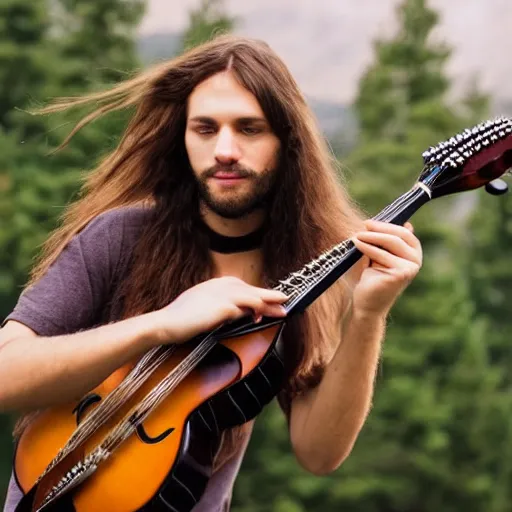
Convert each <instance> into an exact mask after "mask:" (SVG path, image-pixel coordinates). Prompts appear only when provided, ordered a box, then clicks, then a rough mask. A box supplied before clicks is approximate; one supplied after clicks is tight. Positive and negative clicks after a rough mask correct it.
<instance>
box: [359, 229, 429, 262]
mask: <svg viewBox="0 0 512 512" xmlns="http://www.w3.org/2000/svg"><path fill="white" fill-rule="evenodd" d="M356 238H358V239H359V240H362V241H363V242H366V243H368V244H371V245H377V246H379V247H380V248H381V249H384V250H385V251H388V252H390V253H392V254H394V255H395V256H398V257H399V258H403V259H406V260H409V261H413V262H414V263H418V264H419V263H420V262H421V254H419V253H418V250H417V249H414V248H413V247H411V246H410V245H408V244H407V243H406V242H405V241H404V240H403V239H402V238H400V237H398V236H396V235H389V234H387V233H380V232H376V231H361V232H360V233H357V234H356Z"/></svg>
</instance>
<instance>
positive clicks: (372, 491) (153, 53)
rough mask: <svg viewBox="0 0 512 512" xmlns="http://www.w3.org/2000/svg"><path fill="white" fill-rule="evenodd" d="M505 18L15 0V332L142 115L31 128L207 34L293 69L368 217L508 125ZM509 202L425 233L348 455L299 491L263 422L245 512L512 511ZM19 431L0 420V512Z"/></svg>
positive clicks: (302, 476) (2, 105)
mask: <svg viewBox="0 0 512 512" xmlns="http://www.w3.org/2000/svg"><path fill="white" fill-rule="evenodd" d="M511 23H512V4H511V3H510V1H509V0H487V1H486V2H483V1H482V0H450V1H449V2H446V1H443V0H435V1H434V0H431V1H426V0H358V1H357V2H352V1H348V0H345V1H343V0H315V1H306V0H301V1H299V0H273V1H270V0H259V1H258V2H240V1H235V0H229V1H225V2H222V1H220V0H146V1H143V0H35V1H34V0H0V197H1V201H0V219H1V229H0V246H1V247H2V251H0V318H2V319H3V318H4V317H5V316H6V315H7V314H8V313H9V312H10V311H11V310H12V308H13V307H14V305H15V303H16V301H17V299H18V296H19V294H20V292H21V290H22V287H23V285H24V283H25V282H26V279H27V275H28V270H29V269H30V267H31V265H32V261H33V258H34V256H35V255H36V254H37V251H38V250H39V247H40V244H41V243H42V242H43V241H44V240H45V238H46V237H47V235H48V233H49V232H50V231H51V230H52V229H53V228H54V227H55V226H56V223H57V222H58V218H59V216H60V215H61V213H62V211H63V209H64V208H65V206H66V204H68V203H69V202H70V201H71V200H73V198H74V197H75V196H76V194H77V192H78V189H79V186H80V184H81V180H82V178H83V176H84V174H85V173H87V171H88V170H89V169H92V168H93V167H95V165H96V164H97V163H98V161H99V160H100V159H101V157H102V156H103V155H105V154H106V153H107V152H108V151H109V150H110V149H111V148H112V147H113V146H114V145H115V144H116V142H117V141H118V137H119V134H120V133H121V132H122V130H123V127H124V123H125V122H126V119H127V118H128V115H129V113H121V114H117V115H113V116H110V117H109V118H107V119H105V120H101V121H99V122H96V123H93V125H92V126H89V127H88V128H87V129H85V130H83V131H82V132H81V133H80V134H79V135H77V136H76V137H75V138H74V139H73V141H72V143H71V144H70V145H69V147H68V148H66V149H65V150H64V151H61V152H59V153H56V154H53V155H50V154H49V153H50V152H51V151H52V150H53V149H55V148H56V147H57V146H58V144H59V143H60V142H62V140H63V138H64V137H65V135H66V134H67V133H68V132H69V131H70V130H71V128H72V127H73V126H74V122H76V121H77V120H78V119H80V116H81V115H83V112H72V113H71V114H69V113H66V114H59V115H52V116H48V117H42V116H34V115H32V114H31V110H32V109H35V108H37V107H39V106H42V105H44V104H45V103H46V102H48V101H49V100H51V99H52V98H55V97H58V96H73V95H77V94H81V93H83V92H86V91H91V90H97V89H100V88H101V87H102V86H105V85H106V84H111V83H113V82H116V81H118V80H120V79H123V78H126V77H127V76H128V75H129V74H130V73H131V72H133V71H136V70H137V69H142V68H144V67H145V66H148V65H150V64H151V63H152V62H156V61H158V60H161V59H165V58H169V57H172V56H174V55H177V54H179V53H180V52H182V51H183V49H184V48H187V47H190V46H193V45H195V44H197V43H199V42H201V41H203V40H205V39H208V38H210V37H212V34H216V33H219V32H225V31H231V32H234V33H238V34H244V35H249V36H252V37H258V38H261V39H264V40H265V41H267V42H268V43H269V44H270V45H271V46H272V47H273V48H274V49H275V50H276V51H277V52H278V54H279V55H280V56H281V57H282V58H283V59H284V60H285V62H286V63H287V64H288V65H289V67H290V69H291V71H292V73H293V74H294V75H295V77H296V79H297V81H298V83H299V85H300V87H301V88H302V90H303V92H304V94H305V96H306V98H307V101H308V102H309V104H310V105H311V107H312V109H313V111H314V113H315V115H316V116H317V119H318V122H319V125H320V127H321V129H322V131H323V133H324V134H325V137H326V138H327V139H328V141H329V143H330V145H331V147H332V151H333V153H334V154H335V156H336V158H337V159H338V160H339V162H340V169H341V176H342V178H343V180H344V182H345V184H346V186H347V187H348V189H349V190H350V192H351V194H353V196H354V197H355V198H356V199H357V201H358V202H359V204H360V205H361V207H362V208H363V209H364V210H365V211H366V212H367V213H368V215H375V214H376V213H377V212H378V211H379V210H381V209H382V208H384V207H385V206H386V205H387V204H389V203H390V202H391V201H392V200H394V199H395V198H396V197H398V196H399V195H400V194H402V193H403V192H405V191H406V190H408V189H409V187H410V186H411V185H412V184H413V183H414V181H415V179H416V178H417V176H418V175H419V172H420V171H421V167H422V159H421V153H422V152H423V151H424V150H425V149H427V148H428V147H429V146H430V145H433V144H436V143H437V142H439V141H441V140H444V139H446V138H449V137H450V136H452V135H454V134H455V133H457V132H458V131H460V130H461V129H463V128H466V127H470V126H471V125H472V124H475V123H476V122H479V121H482V120H485V119H487V118H490V117H493V116H495V115H507V114H512V88H511V86H510V83H511V82H510V76H511V72H512V60H510V59H507V57H506V55H507V51H508V50H507V47H508V44H509V42H508V38H509V27H510V26H511ZM509 213H510V214H512V201H511V199H510V196H509V195H505V196H501V197H491V196H488V195H486V193H485V191H484V190H482V189H481V190H477V191H474V192H467V193H465V194H462V195H460V196H457V197H448V198H443V199H436V202H435V203H433V204H429V205H426V206H424V207H423V208H422V210H420V212H418V213H417V214H416V215H415V216H414V217H413V219H412V221H413V224H414V225H415V228H416V231H417V234H418V236H419V238H420V239H421V240H422V242H423V246H424V251H425V262H424V266H423V268H422V270H421V272H420V274H419V276H418V277H417V279H416V280H415V281H414V282H413V284H412V285H411V286H410V287H409V288H408V289H407V291H406V293H405V294H404V295H403V296H402V297H401V299H400V300H399V302H398V303H397V305H396V306H395V308H394V309H393V311H392V314H391V317H390V321H389V328H388V334H387V338H386V342H385V347H384V354H383V358H382V363H381V365H380V369H379V375H378V379H377V383H376V393H375V399H374V405H373V409H372V411H371V414H370V417H369V419H368V421H367V423H366V425H365V427H364V429H363V432H362V434H361V436H360V437H359V440H358V442H357V444H356V446H355V448H354V450H353V452H352V455H351V456H350V457H349V459H348V460H347V461H346V463H345V464H343V466H342V467H341V468H340V469H339V470H337V471H336V472H334V473H333V474H331V475H329V476H326V477H316V476H312V475H310V474H307V473H306V472H305V471H303V470H302V469H301V468H300V467H299V465H298V463H297V462H296V461H295V459H294V456H293V454H292V451H291V448H290V445H289V440H288V434H287V428H286V425H285V421H284V417H283V415H282V413H281V412H280V410H279V409H278V408H277V406H276V405H275V404H271V405H270V406H269V407H267V408H266V409H265V411H264V412H263V413H262V415H261V416H260V418H259V419H258V421H257V423H256V427H255V432H254V435H253V437H252V440H251V444H250V447H249V450H248V453H247V455H246V458H245V460H244V463H243V466H242V469H241V472H240V475H239V477H238V479H237V481H236V485H235V489H234V498H233V510H234V511H236V512H263V511H268V510H272V511H276V512H303V511H326V510H327V511H331V510H332V511H344V512H356V511H357V512H359V511H364V512H434V511H448V512H449V511H461V510H464V511H466V512H477V511H478V512H484V511H485V512H505V511H510V510H512V393H511V392H510V391H511V386H512V382H511V370H512V347H511V346H510V343H509V340H510V337H511V334H512V329H511V328H512V314H511V311H512V305H511V301H510V299H511V298H512V265H510V263H509V262H508V261H509V260H508V258H509V251H510V250H511V249H512V219H510V217H509V216H508V215H509ZM13 422H14V418H13V417H11V416H8V415H3V416H2V415H0V503H3V496H4V494H5V490H6V487H7V482H8V478H9V475H10V471H11V462H12V448H13V445H12V438H11V430H12V425H13Z"/></svg>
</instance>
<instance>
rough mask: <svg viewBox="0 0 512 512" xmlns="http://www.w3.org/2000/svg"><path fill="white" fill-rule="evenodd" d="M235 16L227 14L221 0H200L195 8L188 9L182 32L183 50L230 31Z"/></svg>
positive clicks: (233, 24)
mask: <svg viewBox="0 0 512 512" xmlns="http://www.w3.org/2000/svg"><path fill="white" fill-rule="evenodd" d="M234 26H235V18H233V17H231V16H228V15H227V14H226V10H225V8H224V2H223V0H201V4H200V6H199V7H198V8H197V9H194V10H192V11H190V21H189V25H188V28H187V29H186V30H185V33H184V34H183V41H182V45H183V50H187V49H189V48H192V47H194V46H197V45H199V44H201V43H204V42H206V41H209V40H210V39H212V38H214V37H216V36H218V35H221V34H225V33H228V32H231V31H232V30H233V28H234Z"/></svg>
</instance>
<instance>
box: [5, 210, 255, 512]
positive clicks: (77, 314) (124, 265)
mask: <svg viewBox="0 0 512 512" xmlns="http://www.w3.org/2000/svg"><path fill="white" fill-rule="evenodd" d="M148 212H149V210H147V209H143V208H140V207H129V208H119V209H116V210H112V211H109V212H106V213H104V214H101V215H99V216H98V217H96V218H95V219H94V220H92V221H91V222H90V223H89V224H88V225H87V226H86V227H85V228H84V229H83V230H82V231H81V232H80V233H79V234H78V235H76V236H75V237H74V238H73V239H72V240H71V242H70V243H69V244H68V246H67V247H66V249H64V251H63V252H62V253H61V255H60V256H59V258H58V259H57V260H56V261H55V263H54V264H53V265H52V266H51V267H50V269H49V270H48V271H47V273H46V274H45V275H44V276H43V277H42V278H41V279H40V280H39V281H38V282H37V283H36V284H35V285H34V286H33V287H31V288H29V289H27V290H26V291H25V293H23V294H22V295H21V297H20V299H19V301H18V303H17V305H16V307H15V308H14V310H13V311H12V313H11V314H10V315H9V316H8V317H7V318H6V319H5V320H4V322H3V324H4V325H5V323H6V322H7V321H8V320H16V321H18V322H21V323H23V324H25V325H26V326H28V327H30V328H31V329H32V330H34V331H35V332H36V333H37V334H38V335H39V336H58V335H62V334H71V333H74V332H77V331H79V330H84V329H90V328H91V327H94V326H97V325H100V324H102V323H106V322H113V321H116V320H119V308H116V307H115V305H114V307H112V304H111V298H112V297H113V295H114V292H115V286H116V284H118V283H119V281H120V280H121V279H122V278H123V277H124V276H126V272H127V270H128V264H129V261H130V255H131V254H132V250H133V248H134V246H135V243H136V241H137V238H138V236H139V235H140V233H141V230H142V228H143V226H144V222H145V221H146V220H147V219H148ZM249 432H250V429H249ZM249 432H248V433H247V435H246V439H244V442H243V443H241V446H240V449H239V450H238V451H237V453H236V454H235V455H234V456H233V457H232V458H231V459H230V460H228V461H227V462H226V463H225V464H223V466H222V467H220V468H219V469H218V470H217V471H216V472H215V473H214V474H213V475H212V477H211V479H210V481H209V482H208V485H207V488H206V491H205V493H204V494H203V496H202V498H201V500H200V501H199V503H198V504H197V505H196V506H195V507H194V509H193V512H221V511H222V512H226V511H228V510H229V508H230V502H231V494H232V489H233V484H234V481H235V478H236V476H237V474H238V471H239V468H240V464H241V462H242V458H243V455H244V453H245V450H246V448H247V444H248V441H249V437H250V434H249ZM21 496H22V493H21V490H20V489H19V487H18V486H17V484H16V481H15V479H14V478H13V477H11V481H10V483H9V489H8V491H7V498H6V503H5V508H4V512H13V511H14V509H15V507H16V505H17V503H18V502H19V500H20V499H21Z"/></svg>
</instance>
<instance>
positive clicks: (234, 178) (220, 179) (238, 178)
mask: <svg viewBox="0 0 512 512" xmlns="http://www.w3.org/2000/svg"><path fill="white" fill-rule="evenodd" d="M212 178H213V179H214V180H216V181H217V183H221V184H223V185H236V184H237V183H240V182H242V181H243V180H245V179H247V177H246V176H244V175H242V174H237V173H233V172H216V173H215V174H214V175H213V176H212Z"/></svg>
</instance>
